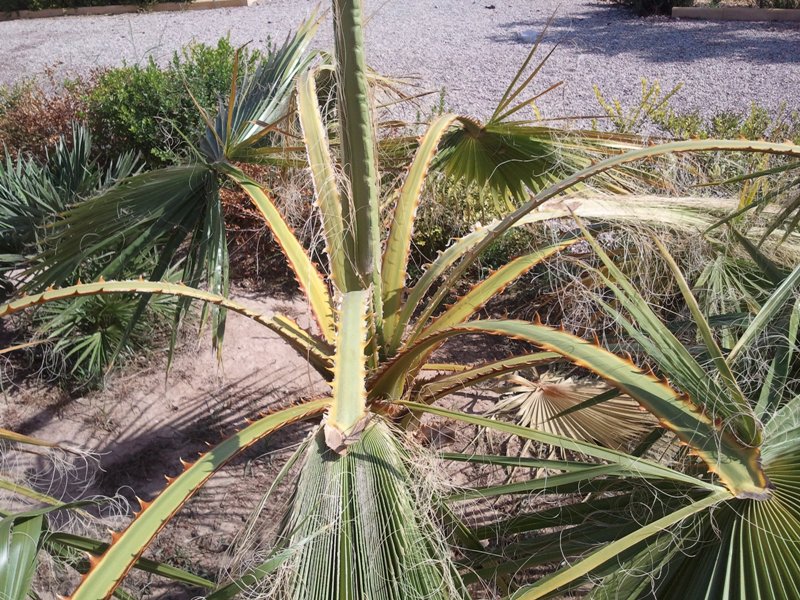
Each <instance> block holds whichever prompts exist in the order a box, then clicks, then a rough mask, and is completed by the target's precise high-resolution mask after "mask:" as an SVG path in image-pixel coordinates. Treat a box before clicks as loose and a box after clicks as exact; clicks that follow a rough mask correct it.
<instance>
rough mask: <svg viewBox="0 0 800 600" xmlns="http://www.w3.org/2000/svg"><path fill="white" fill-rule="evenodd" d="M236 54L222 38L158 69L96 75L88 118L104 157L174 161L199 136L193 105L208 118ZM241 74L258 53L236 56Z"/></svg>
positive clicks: (192, 47)
mask: <svg viewBox="0 0 800 600" xmlns="http://www.w3.org/2000/svg"><path fill="white" fill-rule="evenodd" d="M236 53H237V51H236V49H235V48H234V47H233V46H232V45H231V43H230V41H229V40H228V39H227V38H222V39H220V40H219V41H218V42H217V45H216V46H208V45H205V44H191V45H189V46H187V47H185V48H183V49H182V50H181V51H180V52H175V53H174V54H173V56H172V60H171V61H170V62H169V64H168V65H166V66H164V67H162V66H161V65H159V64H157V63H156V62H155V60H153V59H152V58H150V59H149V60H148V61H147V63H146V64H145V65H143V66H140V65H133V66H124V67H117V68H112V69H109V70H107V71H104V72H102V73H100V75H99V77H98V78H97V82H96V84H95V86H94V87H93V89H91V90H90V91H89V93H88V97H87V99H86V103H87V108H86V111H87V117H88V119H89V121H90V123H91V124H92V128H93V131H94V132H95V133H96V135H97V138H98V139H102V140H103V143H104V146H105V147H104V148H102V150H103V151H104V152H107V153H110V154H114V153H118V152H120V151H127V150H135V151H138V152H140V153H141V154H142V156H144V157H145V159H146V160H147V161H148V162H149V163H150V164H153V165H162V164H165V163H171V162H175V161H176V160H178V157H179V156H181V155H186V154H188V153H189V152H190V145H189V144H188V143H187V140H188V141H190V142H191V143H193V142H194V140H196V139H197V138H198V137H200V135H201V134H202V132H203V130H204V128H205V123H204V121H203V117H202V115H201V114H200V113H199V112H198V110H197V107H196V104H199V105H200V106H202V107H203V108H204V109H206V110H208V111H210V112H211V113H212V114H213V112H215V111H216V108H217V103H218V101H219V99H220V98H221V97H223V96H224V95H225V94H227V93H228V91H229V90H230V84H231V74H232V72H233V63H234V56H235V55H236ZM239 60H240V63H241V67H242V71H243V72H244V71H246V70H248V69H254V68H257V66H258V65H259V64H260V63H261V62H262V60H263V55H262V53H261V51H260V50H246V49H245V50H243V51H242V52H241V53H240V59H239Z"/></svg>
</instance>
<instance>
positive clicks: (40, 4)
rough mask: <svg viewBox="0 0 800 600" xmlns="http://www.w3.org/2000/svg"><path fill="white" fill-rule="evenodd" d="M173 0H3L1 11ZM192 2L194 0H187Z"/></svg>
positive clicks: (140, 3) (152, 2) (145, 3)
mask: <svg viewBox="0 0 800 600" xmlns="http://www.w3.org/2000/svg"><path fill="white" fill-rule="evenodd" d="M167 1H173V0H3V2H2V3H0V11H15V10H44V9H46V8H79V7H81V6H107V5H119V4H133V5H137V6H142V7H146V6H147V5H148V4H158V3H159V2H167ZM185 1H187V2H191V1H192V0H185Z"/></svg>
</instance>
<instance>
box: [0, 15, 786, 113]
mask: <svg viewBox="0 0 800 600" xmlns="http://www.w3.org/2000/svg"><path fill="white" fill-rule="evenodd" d="M317 3H318V0H262V2H261V4H260V5H259V6H253V7H250V8H237V9H222V10H209V11H194V12H182V13H150V14H137V15H120V16H107V17H62V18H56V19H35V20H27V21H25V20H23V21H9V22H2V23H0V56H2V57H3V60H2V61H0V83H9V82H13V81H15V80H18V79H20V78H22V77H24V76H26V74H31V73H39V72H41V71H42V70H43V69H44V68H45V67H47V66H50V65H53V64H54V63H56V69H57V72H58V73H59V74H66V73H75V72H78V73H80V72H86V71H87V70H89V69H91V68H93V67H99V66H106V65H113V64H120V63H122V62H123V61H127V62H128V63H135V62H138V61H142V60H144V59H145V58H146V57H147V56H148V55H152V56H154V57H155V58H156V59H158V60H164V59H166V58H168V57H169V56H170V55H171V53H172V51H173V50H175V49H177V48H179V47H180V46H182V45H184V44H186V43H188V42H190V41H191V40H197V41H202V42H208V43H212V42H215V41H216V40H217V39H218V38H219V37H220V36H224V35H226V34H228V33H230V36H231V40H232V41H233V42H234V43H235V44H241V43H244V42H248V41H252V42H253V43H254V44H256V45H258V44H262V43H263V42H264V40H265V39H267V38H268V36H272V38H274V39H278V40H282V39H283V38H284V37H285V35H286V34H287V32H288V31H289V30H290V29H293V28H296V27H297V25H298V24H299V23H300V22H301V20H302V19H303V18H304V17H305V16H307V15H308V14H309V13H310V11H311V10H312V9H313V7H314V6H315V5H317ZM366 8H367V12H368V13H371V14H372V18H371V20H370V22H369V26H368V31H367V40H368V55H369V56H368V61H369V62H370V64H371V65H373V66H374V67H376V68H377V69H378V70H379V71H381V72H383V73H386V74H389V75H398V76H399V75H404V76H407V75H414V76H416V77H418V78H419V83H420V84H421V86H422V87H423V88H425V89H433V90H441V89H442V88H445V90H446V103H447V106H448V108H451V109H453V110H458V111H462V112H467V113H471V114H474V115H475V116H478V117H485V116H487V115H488V114H490V113H491V111H492V108H493V106H494V103H495V102H496V101H497V99H498V98H499V97H500V95H501V94H502V91H503V89H504V87H505V85H506V84H507V83H508V81H509V80H510V78H511V77H513V75H514V73H515V71H516V69H517V68H518V67H519V65H520V64H521V62H522V60H523V59H524V57H525V55H526V53H527V51H528V49H529V44H526V43H525V42H524V41H523V40H524V38H526V37H529V36H532V35H535V34H536V32H538V31H541V29H542V27H543V26H544V23H545V22H546V20H547V18H548V17H549V16H550V15H551V14H552V13H553V11H556V10H557V11H558V12H557V15H556V17H555V20H554V22H553V24H552V26H551V30H550V32H549V34H548V43H550V44H552V43H555V42H558V44H559V47H558V49H557V50H556V51H555V53H554V54H553V56H552V58H551V59H550V61H549V62H548V64H547V66H546V68H545V69H544V71H543V72H542V73H541V77H540V81H539V84H538V85H537V86H536V89H538V90H542V89H544V88H545V87H546V86H548V85H550V84H551V83H554V82H557V81H560V80H563V81H564V82H565V85H563V86H562V87H561V88H559V89H558V90H556V91H555V92H553V93H551V94H549V95H548V96H547V98H546V99H542V100H541V101H540V103H539V105H540V107H541V108H542V109H543V111H544V113H545V115H546V116H548V117H557V116H565V115H579V114H584V115H585V114H596V113H597V111H598V105H597V102H596V100H595V96H594V92H593V89H592V86H593V85H594V84H597V85H598V86H600V88H601V89H602V90H603V92H604V93H605V94H606V95H610V96H614V97H618V98H620V99H623V101H624V100H625V99H629V101H630V102H632V103H633V102H635V101H636V100H637V99H638V98H639V97H640V81H641V78H642V77H648V78H650V79H658V80H659V81H660V82H661V83H662V87H664V88H667V89H669V88H671V87H672V86H673V85H675V84H677V83H678V82H684V84H685V85H684V87H683V89H682V90H681V92H680V94H679V95H678V96H677V97H676V98H675V100H674V102H673V105H674V106H678V107H681V108H685V109H691V110H694V109H697V110H700V111H702V112H704V113H713V112H716V111H720V110H735V109H744V108H746V107H747V106H748V104H749V102H750V101H756V102H758V103H760V104H763V105H765V106H767V107H769V108H772V109H775V108H776V107H777V106H778V105H779V104H780V103H781V101H784V100H785V101H787V102H788V103H789V105H790V106H793V107H795V108H796V107H798V105H800V102H798V100H800V25H798V24H797V23H795V24H791V25H779V24H774V23H742V22H738V23H737V22H728V23H723V22H720V23H715V22H702V21H694V22H691V21H676V20H671V19H665V18H648V19H640V18H636V17H633V16H631V15H630V14H629V13H627V12H626V11H625V10H621V9H619V8H617V7H614V6H611V5H609V4H605V3H597V2H593V1H589V0H366ZM331 43H332V42H331V32H330V26H329V23H326V25H325V27H323V29H322V31H321V32H320V34H319V36H318V38H317V44H318V46H320V47H325V48H327V47H330V46H331Z"/></svg>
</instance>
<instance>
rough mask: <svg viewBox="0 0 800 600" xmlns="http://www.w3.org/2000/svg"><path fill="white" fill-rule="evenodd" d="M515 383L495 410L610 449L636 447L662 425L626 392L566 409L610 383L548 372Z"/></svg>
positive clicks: (604, 389) (523, 422)
mask: <svg viewBox="0 0 800 600" xmlns="http://www.w3.org/2000/svg"><path fill="white" fill-rule="evenodd" d="M509 382H510V383H511V384H512V387H511V389H510V390H509V391H508V392H507V394H506V395H505V396H504V397H503V398H502V399H501V400H499V401H498V402H497V404H496V405H495V406H494V407H493V408H492V410H491V412H492V414H496V415H505V416H510V417H511V419H512V420H513V421H514V422H516V423H518V424H520V425H522V426H523V427H530V428H532V429H538V430H541V431H547V432H549V433H554V434H556V435H560V436H563V437H569V438H575V439H579V440H584V441H593V442H596V443H598V444H600V445H602V446H608V447H609V448H630V447H631V446H632V444H634V443H635V442H636V441H637V440H639V439H640V438H641V437H642V436H643V435H644V434H645V433H647V432H648V431H650V430H651V429H652V428H653V427H655V426H657V422H656V420H655V419H654V418H653V416H652V415H651V414H650V413H648V412H646V411H644V410H642V408H641V407H640V406H639V404H638V403H637V402H636V401H634V400H633V399H631V398H630V397H629V396H626V395H624V394H621V395H620V394H618V395H617V396H616V397H614V398H610V399H608V400H605V401H604V402H601V403H599V404H596V405H593V406H588V407H586V408H581V409H579V410H576V411H574V412H570V413H568V414H563V413H565V411H569V410H570V409H572V408H575V407H578V406H580V405H581V404H582V403H586V402H587V401H589V400H591V399H593V398H596V397H597V396H599V395H600V394H603V393H605V392H608V391H609V389H610V388H608V387H607V386H603V385H598V384H597V383H595V382H588V381H576V380H574V379H572V378H567V379H564V378H562V377H558V376H555V375H551V374H548V373H545V374H543V375H541V376H540V377H539V378H538V379H536V380H535V381H530V380H528V379H525V378H523V377H520V376H515V377H513V378H511V379H510V380H509Z"/></svg>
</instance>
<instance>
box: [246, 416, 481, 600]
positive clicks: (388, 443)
mask: <svg viewBox="0 0 800 600" xmlns="http://www.w3.org/2000/svg"><path fill="white" fill-rule="evenodd" d="M414 490H417V491H416V492H415V491H414ZM418 490H420V486H418V485H417V484H416V482H415V481H414V479H413V475H412V473H411V472H410V470H409V467H408V466H407V455H406V453H405V451H404V449H403V448H402V447H401V445H400V443H399V442H398V440H397V439H396V438H395V437H394V436H393V434H392V432H391V431H390V430H389V428H388V427H387V425H386V424H385V423H383V422H382V421H378V420H374V421H373V422H372V423H371V424H370V425H369V426H368V427H367V429H366V430H365V431H364V433H363V434H362V436H361V438H360V439H359V440H358V441H357V442H356V443H354V444H353V445H351V446H350V448H349V450H348V452H347V453H346V454H345V455H343V456H340V455H338V454H336V453H334V452H333V451H332V450H330V449H328V447H327V446H326V444H325V439H324V435H323V432H322V429H320V430H318V431H317V434H316V437H315V440H314V443H312V444H310V447H309V451H308V454H307V456H306V462H305V465H304V467H303V469H302V472H301V474H300V479H299V482H298V485H297V488H296V492H295V496H294V498H293V502H292V506H291V507H290V510H289V512H288V514H287V516H286V518H285V522H284V526H283V532H284V533H283V535H282V536H281V537H282V539H281V540H280V541H281V542H288V544H287V545H288V546H289V547H298V546H299V548H300V549H299V550H298V551H297V552H296V553H295V554H294V555H293V556H292V558H291V559H290V560H289V561H287V562H286V563H284V565H283V568H282V571H281V573H280V575H279V576H278V578H277V580H273V581H271V582H270V583H271V586H272V590H271V591H270V592H269V596H268V597H269V598H281V599H292V600H330V599H333V598H359V599H360V598H365V599H366V598H369V599H370V600H423V599H425V600H437V599H440V600H445V599H447V600H450V599H454V598H466V597H467V596H466V594H465V592H464V591H463V589H462V584H461V582H460V580H459V578H458V575H457V573H456V572H455V570H454V567H453V565H452V564H451V562H450V559H449V556H448V553H447V546H446V543H445V541H444V539H442V538H441V537H440V536H441V533H440V532H439V530H438V529H437V528H436V526H435V525H434V523H433V522H432V520H431V519H430V518H429V517H428V516H427V515H426V507H425V506H424V505H423V504H422V502H420V500H421V498H420V496H418V495H416V494H417V493H419V492H418ZM422 500H423V501H424V499H422ZM311 537H313V538H314V542H313V543H311V544H302V542H303V541H304V540H307V539H309V538H311ZM301 544H302V545H301ZM263 593H264V594H267V593H268V592H266V591H264V592H263ZM251 597H252V596H251ZM256 597H259V598H261V597H267V596H266V595H264V596H261V595H257V596H256Z"/></svg>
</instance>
